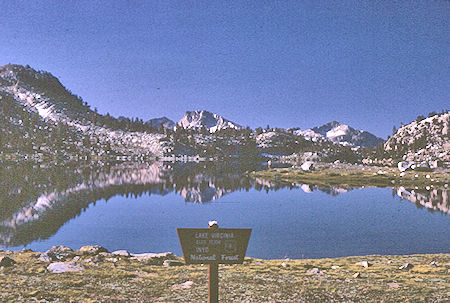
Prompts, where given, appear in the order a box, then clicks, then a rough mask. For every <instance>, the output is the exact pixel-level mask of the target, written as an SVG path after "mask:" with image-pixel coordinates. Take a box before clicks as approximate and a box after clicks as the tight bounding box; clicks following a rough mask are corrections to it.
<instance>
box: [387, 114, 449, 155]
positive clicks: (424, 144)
mask: <svg viewBox="0 0 450 303" xmlns="http://www.w3.org/2000/svg"><path fill="white" fill-rule="evenodd" d="M449 124H450V112H449V111H447V112H444V113H441V114H434V115H431V116H429V117H428V118H424V117H421V118H418V119H417V120H416V121H413V122H411V123H409V124H407V125H404V126H402V127H400V128H399V129H398V130H397V132H396V133H395V134H394V135H393V136H392V137H391V138H389V140H387V141H386V143H385V144H384V149H385V150H386V151H388V152H394V153H397V154H399V155H403V160H405V161H415V162H423V161H432V160H440V161H446V162H449V161H450V137H449Z"/></svg>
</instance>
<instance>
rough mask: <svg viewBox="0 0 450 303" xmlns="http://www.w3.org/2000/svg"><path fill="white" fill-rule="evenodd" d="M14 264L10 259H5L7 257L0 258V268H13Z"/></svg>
mask: <svg viewBox="0 0 450 303" xmlns="http://www.w3.org/2000/svg"><path fill="white" fill-rule="evenodd" d="M14 264H16V261H14V260H13V259H11V258H10V257H7V256H1V257H0V266H3V267H9V266H13V265H14Z"/></svg>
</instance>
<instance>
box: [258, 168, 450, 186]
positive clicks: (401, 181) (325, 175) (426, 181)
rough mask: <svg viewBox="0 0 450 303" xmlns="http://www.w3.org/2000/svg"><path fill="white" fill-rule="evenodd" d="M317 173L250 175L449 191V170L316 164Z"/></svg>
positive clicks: (291, 180) (276, 179)
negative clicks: (401, 170) (401, 169)
mask: <svg viewBox="0 0 450 303" xmlns="http://www.w3.org/2000/svg"><path fill="white" fill-rule="evenodd" d="M315 164H316V166H315V168H314V170H311V171H305V170H302V169H301V168H299V167H290V168H272V169H268V170H262V171H253V172H251V173H249V176H250V177H252V178H261V179H264V180H267V181H269V182H270V181H273V182H281V183H302V184H310V185H322V186H343V187H391V188H392V187H409V188H415V189H426V190H430V189H448V186H449V183H450V179H449V176H450V170H448V169H439V170H435V171H420V170H409V171H405V172H400V171H399V170H398V169H397V168H393V167H379V166H366V165H352V164H340V165H336V164H329V163H315Z"/></svg>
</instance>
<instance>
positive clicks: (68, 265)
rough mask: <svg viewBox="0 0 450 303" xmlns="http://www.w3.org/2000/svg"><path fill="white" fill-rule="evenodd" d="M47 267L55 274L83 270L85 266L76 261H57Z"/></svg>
mask: <svg viewBox="0 0 450 303" xmlns="http://www.w3.org/2000/svg"><path fill="white" fill-rule="evenodd" d="M47 269H48V270H49V271H51V272H52V273H55V274H60V273H63V272H74V271H83V270H84V266H83V265H81V264H78V263H75V262H55V263H51V264H50V265H49V266H47Z"/></svg>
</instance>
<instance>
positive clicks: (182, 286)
mask: <svg viewBox="0 0 450 303" xmlns="http://www.w3.org/2000/svg"><path fill="white" fill-rule="evenodd" d="M192 285H194V281H186V282H184V283H181V284H175V285H172V289H188V288H191V287H192Z"/></svg>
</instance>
